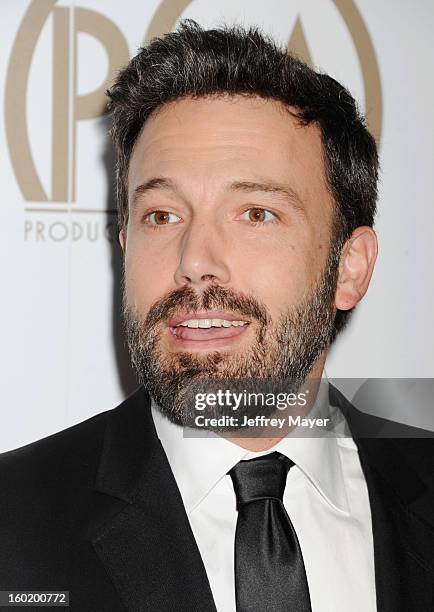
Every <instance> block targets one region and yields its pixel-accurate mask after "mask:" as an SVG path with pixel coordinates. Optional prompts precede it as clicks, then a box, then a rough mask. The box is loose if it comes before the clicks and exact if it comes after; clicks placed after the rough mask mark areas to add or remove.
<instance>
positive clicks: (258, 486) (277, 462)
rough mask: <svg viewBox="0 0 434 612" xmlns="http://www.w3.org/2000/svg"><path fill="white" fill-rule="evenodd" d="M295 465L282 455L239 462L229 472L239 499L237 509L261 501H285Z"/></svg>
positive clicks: (270, 455) (276, 454) (265, 456)
mask: <svg viewBox="0 0 434 612" xmlns="http://www.w3.org/2000/svg"><path fill="white" fill-rule="evenodd" d="M293 465H294V463H293V462H292V461H291V459H288V457H285V455H282V454H281V453H277V452H274V453H270V454H269V455H264V456H262V457H256V458H255V459H249V460H247V461H239V462H238V463H237V465H235V466H234V467H233V468H232V469H231V470H230V471H229V472H228V474H229V476H230V477H231V478H232V482H233V485H234V490H235V495H236V497H237V509H239V508H240V506H243V505H244V504H248V503H250V502H253V501H257V500H259V499H278V500H280V501H283V493H284V491H285V485H286V476H287V474H288V471H289V469H290V468H291V467H292V466H293Z"/></svg>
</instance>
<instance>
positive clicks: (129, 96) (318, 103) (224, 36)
mask: <svg viewBox="0 0 434 612" xmlns="http://www.w3.org/2000/svg"><path fill="white" fill-rule="evenodd" d="M213 94H214V95H219V94H220V95H221V94H230V95H248V96H260V97H262V98H265V99H274V100H278V101H280V102H282V103H283V104H285V105H286V106H287V107H293V108H295V109H296V115H295V117H296V118H297V119H298V120H299V121H300V123H301V124H303V125H308V124H311V123H314V124H316V125H318V126H319V129H320V131H321V138H322V142H323V151H324V167H325V173H326V179H327V186H328V189H329V191H330V193H331V195H332V197H333V200H334V202H335V204H336V209H335V215H334V223H333V231H332V241H333V243H334V247H335V248H336V247H337V248H339V249H340V248H342V245H343V244H344V242H345V241H346V240H347V239H348V238H349V236H350V235H351V233H352V231H353V230H354V229H355V228H356V227H358V226H361V225H368V226H372V225H373V223H374V216H375V212H376V201H377V181H378V154H377V147H376V143H375V140H374V138H373V137H372V135H371V134H370V133H369V131H368V130H367V128H366V125H365V121H364V118H363V117H362V115H361V114H360V112H359V111H358V108H357V104H356V102H355V100H354V98H353V97H352V96H351V94H350V93H349V92H348V90H347V89H345V87H343V85H341V84H340V83H338V82H337V81H336V80H335V79H333V78H331V77H330V76H328V75H327V74H323V73H320V72H315V71H314V70H312V69H311V68H309V66H307V65H306V64H305V63H303V62H302V61H300V60H299V59H298V58H296V57H295V56H293V55H291V54H288V52H287V50H286V49H284V48H281V47H279V46H278V45H277V44H276V43H275V42H274V41H273V40H272V39H271V38H270V37H268V36H267V35H266V34H264V33H263V32H261V31H260V30H259V29H258V28H257V27H250V28H249V29H245V28H243V27H242V26H239V25H230V26H228V25H224V26H222V27H220V28H215V29H211V30H204V29H203V28H202V27H201V26H200V25H199V24H198V23H196V22H195V21H193V20H191V19H184V20H183V21H181V23H180V25H179V27H178V29H177V31H175V32H170V33H168V34H165V35H164V36H162V37H159V38H154V39H152V41H151V42H150V44H149V45H148V46H146V47H143V48H142V49H140V50H139V52H138V54H137V55H136V56H135V57H134V58H133V59H132V60H131V61H130V63H129V64H128V65H127V66H126V67H125V68H124V69H123V70H121V72H120V73H119V75H118V76H117V78H116V81H115V82H114V84H113V86H112V87H111V89H110V90H109V91H108V92H107V95H108V97H109V105H108V109H109V112H110V114H111V118H112V128H111V135H112V138H113V141H114V145H115V149H116V157H117V164H116V191H117V200H118V213H119V226H120V228H121V229H122V228H125V227H126V224H127V222H128V188H127V181H128V167H129V162H130V157H131V154H132V151H133V148H134V144H135V142H136V140H137V138H138V136H139V134H140V132H141V129H142V127H143V124H144V123H145V121H146V120H147V119H148V117H149V116H150V115H151V113H152V112H153V111H154V110H156V109H157V108H159V107H161V106H163V105H164V104H167V103H168V102H172V101H175V100H179V99H181V98H184V97H194V98H200V97H204V96H208V95H213ZM349 312H350V311H338V313H337V316H336V321H335V327H336V329H335V334H334V336H335V335H336V333H337V332H338V331H340V329H342V327H343V326H344V324H345V323H346V320H347V318H348V315H349Z"/></svg>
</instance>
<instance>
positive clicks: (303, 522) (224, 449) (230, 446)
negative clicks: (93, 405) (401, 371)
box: [152, 382, 376, 612]
mask: <svg viewBox="0 0 434 612" xmlns="http://www.w3.org/2000/svg"><path fill="white" fill-rule="evenodd" d="M325 402H326V403H327V408H329V407H328V385H327V383H326V384H324V382H323V383H322V384H321V385H320V390H319V392H318V396H317V398H316V401H315V405H314V407H313V409H312V412H311V414H313V413H316V411H317V410H321V407H322V406H324V405H325ZM152 416H153V419H154V423H155V427H156V431H157V435H158V437H159V438H160V441H161V443H162V445H163V448H164V451H165V453H166V455H167V458H168V461H169V464H170V466H171V469H172V471H173V474H174V476H175V480H176V482H177V485H178V488H179V490H180V493H181V496H182V499H183V502H184V506H185V509H186V513H187V516H188V519H189V521H190V525H191V528H192V531H193V534H194V537H195V539H196V542H197V545H198V548H199V551H200V554H201V556H202V560H203V563H204V566H205V569H206V572H207V575H208V579H209V583H210V586H211V590H212V594H213V597H214V601H215V604H216V607H217V610H218V612H235V577H234V542H235V527H236V522H237V511H236V506H235V502H236V499H235V492H234V489H233V485H232V480H231V478H230V476H228V475H227V472H228V471H229V470H230V469H231V468H232V467H233V466H234V465H236V464H237V463H238V461H241V460H242V459H252V458H253V457H257V456H259V455H264V454H267V453H271V452H274V451H279V452H281V453H283V454H284V455H286V456H287V457H289V458H290V459H291V460H292V461H293V462H294V463H295V465H294V466H293V467H292V468H291V469H290V470H289V473H288V477H287V484H286V489H285V494H284V498H283V502H284V505H285V508H286V511H287V513H288V515H289V517H290V519H291V521H292V523H293V525H294V528H295V531H296V533H297V536H298V540H299V542H300V547H301V551H302V554H303V560H304V565H305V568H306V575H307V581H308V585H309V592H310V598H311V603H312V611H313V612H348V610H351V611H352V612H374V611H375V610H376V598H375V575H374V550H373V538H372V525H371V511H370V504H369V497H368V490H367V486H366V482H365V478H364V475H363V472H362V468H361V465H360V461H359V455H358V452H357V447H356V445H355V443H354V441H353V440H352V438H351V437H336V436H334V435H332V436H330V437H327V436H320V437H291V435H288V436H286V437H285V438H283V439H282V440H280V441H279V442H278V443H277V444H276V445H275V446H274V447H273V448H271V449H269V450H267V451H265V452H250V451H247V450H246V449H243V448H241V447H240V446H238V445H236V444H234V443H233V442H230V441H229V440H227V439H225V438H222V437H221V436H218V435H216V434H214V433H211V432H208V434H205V433H202V437H187V436H186V435H185V433H184V428H182V427H180V426H178V425H175V424H173V423H171V422H170V421H169V420H168V419H167V418H166V417H164V416H163V415H162V414H161V413H160V411H159V410H158V407H157V406H156V405H155V404H154V403H153V404H152ZM309 416H311V415H309Z"/></svg>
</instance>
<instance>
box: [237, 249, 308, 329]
mask: <svg viewBox="0 0 434 612" xmlns="http://www.w3.org/2000/svg"><path fill="white" fill-rule="evenodd" d="M258 247H259V245H258V244H256V246H255V245H251V248H250V249H247V250H244V254H243V256H242V257H240V258H239V262H238V266H237V267H238V274H237V276H238V277H239V278H240V280H241V282H242V284H243V285H244V286H245V287H248V288H249V290H250V291H251V292H252V294H253V295H254V297H256V298H257V299H258V300H260V301H261V302H262V303H263V304H264V305H265V306H266V307H267V309H268V311H269V312H270V315H271V316H272V317H273V318H274V317H275V316H276V315H279V314H280V313H281V312H282V310H284V309H285V308H287V307H291V306H292V305H295V304H297V303H298V302H299V301H300V300H301V299H302V296H303V294H304V292H305V290H306V287H307V286H308V285H309V284H310V275H309V269H308V266H306V253H305V251H304V250H303V249H302V248H301V247H300V246H299V245H296V244H295V243H291V242H288V241H282V242H281V243H280V244H274V245H273V247H272V248H270V245H269V244H268V245H267V246H266V247H265V245H264V248H263V249H259V248H258Z"/></svg>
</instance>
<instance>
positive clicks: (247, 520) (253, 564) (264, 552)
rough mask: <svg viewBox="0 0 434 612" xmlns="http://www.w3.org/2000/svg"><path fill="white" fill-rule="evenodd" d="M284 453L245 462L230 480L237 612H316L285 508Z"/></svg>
mask: <svg viewBox="0 0 434 612" xmlns="http://www.w3.org/2000/svg"><path fill="white" fill-rule="evenodd" d="M293 465H294V463H293V462H292V461H291V460H290V459H288V458H287V457H285V456H284V455H281V454H280V453H276V452H274V453H271V454H269V455H264V456H262V457H257V458H255V459H250V460H249V461H240V462H239V463H237V465H236V466H235V467H234V468H232V470H231V471H230V472H229V475H230V476H231V478H232V482H233V485H234V489H235V495H236V496H237V510H238V520H237V527H236V532H235V593H236V602H237V612H262V611H263V610H267V611H269V612H311V605H310V597H309V588H308V585H307V579H306V572H305V569H304V563H303V556H302V554H301V550H300V544H299V543H298V539H297V535H296V533H295V530H294V527H293V525H292V523H291V521H290V519H289V516H288V515H287V513H286V510H285V508H284V506H283V492H284V490H285V485H286V476H287V474H288V470H289V469H290V468H291V467H292V466H293Z"/></svg>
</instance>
